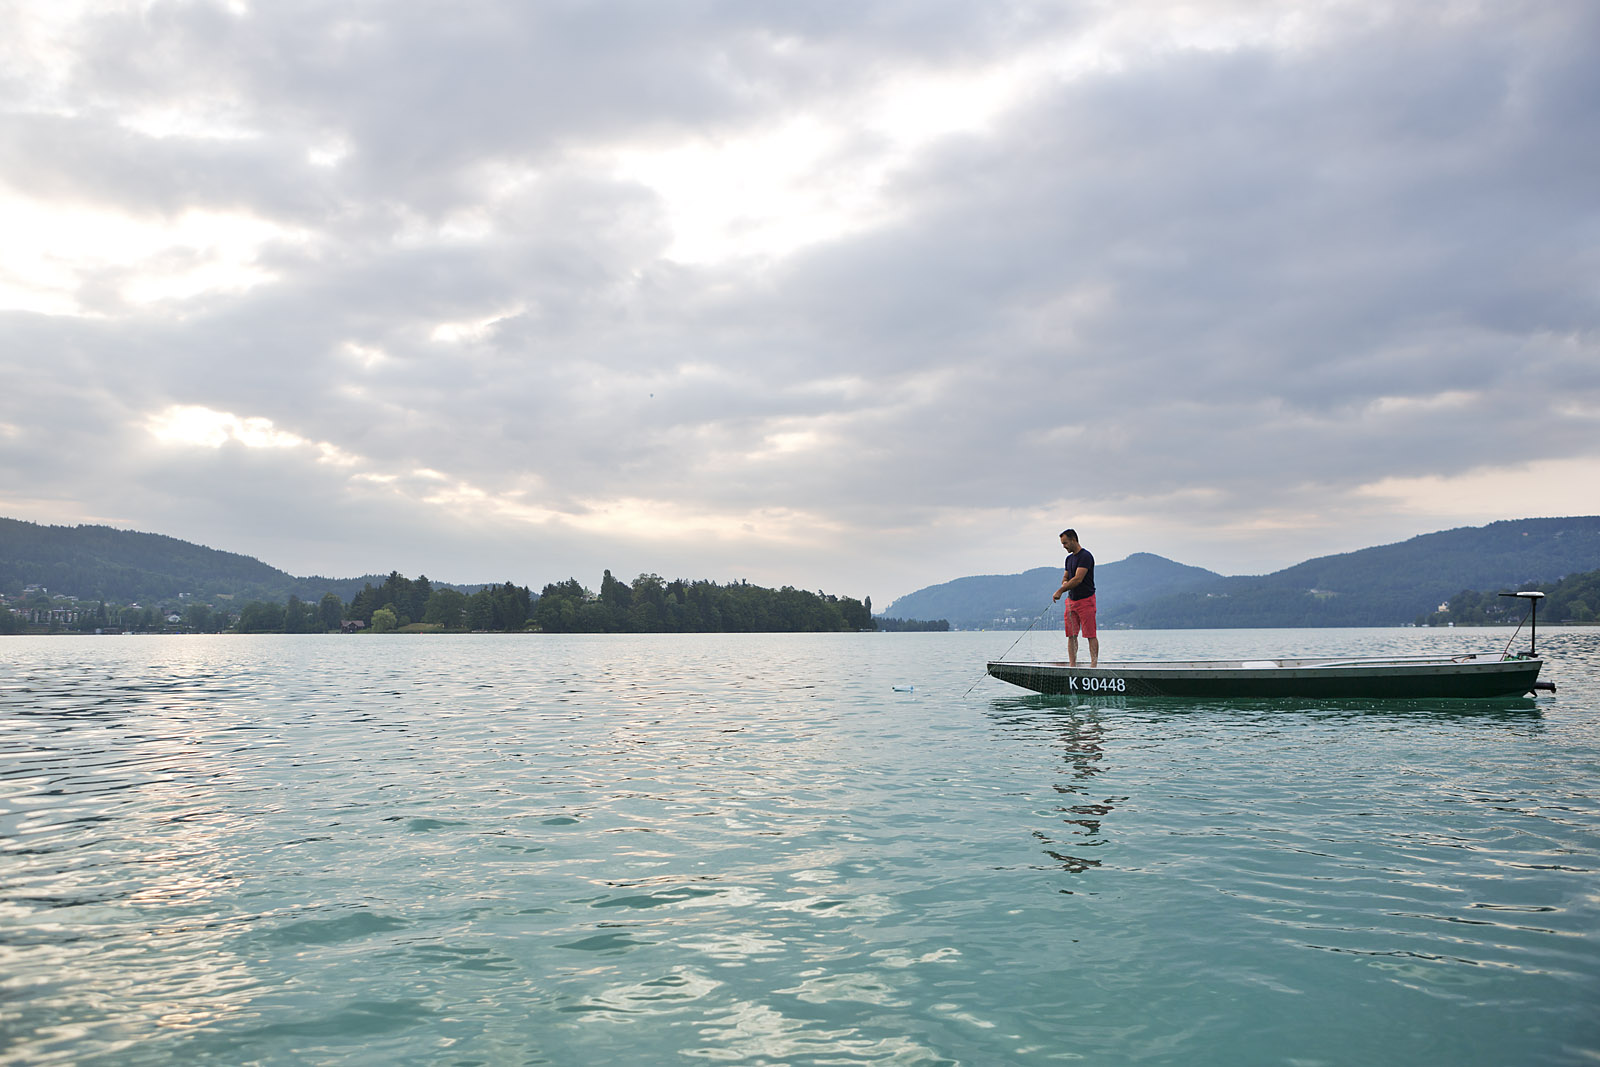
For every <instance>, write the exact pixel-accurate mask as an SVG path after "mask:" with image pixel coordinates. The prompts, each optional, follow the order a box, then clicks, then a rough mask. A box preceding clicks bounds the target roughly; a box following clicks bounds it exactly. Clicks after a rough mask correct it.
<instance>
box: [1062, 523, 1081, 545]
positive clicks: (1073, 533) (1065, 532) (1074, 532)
mask: <svg viewBox="0 0 1600 1067" xmlns="http://www.w3.org/2000/svg"><path fill="white" fill-rule="evenodd" d="M1061 536H1062V537H1070V538H1072V539H1073V540H1074V541H1076V540H1077V539H1078V531H1077V530H1074V529H1073V528H1072V527H1070V526H1068V527H1067V528H1066V529H1065V530H1062V531H1061Z"/></svg>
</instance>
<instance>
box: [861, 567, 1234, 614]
mask: <svg viewBox="0 0 1600 1067" xmlns="http://www.w3.org/2000/svg"><path fill="white" fill-rule="evenodd" d="M1221 578H1222V576H1221V575H1220V574H1217V573H1216V572H1214V571H1208V570H1205V569H1203V568H1200V567H1190V566H1187V565H1185V564H1182V563H1174V562H1173V561H1172V560H1170V559H1166V558H1164V557H1162V556H1157V555H1154V554H1153V553H1150V552H1135V553H1134V554H1133V555H1131V556H1129V557H1128V558H1127V559H1123V560H1118V561H1117V562H1115V563H1096V564H1095V588H1096V595H1095V597H1096V602H1097V603H1098V604H1099V606H1100V612H1101V617H1102V618H1104V617H1106V615H1107V614H1108V613H1111V612H1116V611H1120V610H1126V609H1129V608H1132V607H1134V606H1136V605H1137V604H1139V603H1141V602H1143V601H1145V600H1148V599H1149V598H1151V597H1153V596H1158V595H1161V594H1165V593H1171V592H1173V591H1175V590H1182V589H1193V588H1198V587H1199V586H1202V585H1206V584H1209V583H1211V582H1215V581H1219V580H1221ZM1060 584H1061V567H1060V566H1054V567H1035V568H1034V569H1033V570H1031V571H1023V572H1022V573H1021V574H985V575H978V576H974V577H970V578H957V579H956V580H955V581H951V582H945V583H943V584H941V585H933V586H929V587H928V588H926V589H919V590H917V591H916V592H915V593H908V594H906V595H905V596H903V597H900V598H899V599H898V600H896V601H895V602H894V603H892V604H890V605H889V606H888V608H886V609H885V611H884V614H886V615H900V616H905V617H907V618H917V619H948V620H950V623H951V625H953V626H956V627H958V628H960V629H963V630H1006V629H1013V628H1020V627H1026V626H1027V625H1028V624H1029V623H1030V622H1034V621H1035V620H1037V619H1038V618H1039V616H1040V614H1041V613H1043V612H1045V611H1047V610H1049V609H1050V607H1051V600H1050V597H1051V595H1052V594H1053V593H1054V592H1055V591H1056V588H1057V587H1058V586H1059V585H1060ZM1056 610H1057V611H1058V612H1059V610H1060V609H1059V607H1058V608H1057V609H1056Z"/></svg>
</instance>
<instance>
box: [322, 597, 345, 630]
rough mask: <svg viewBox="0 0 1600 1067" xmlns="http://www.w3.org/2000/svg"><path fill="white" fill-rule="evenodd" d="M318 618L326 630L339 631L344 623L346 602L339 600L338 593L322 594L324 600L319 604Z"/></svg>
mask: <svg viewBox="0 0 1600 1067" xmlns="http://www.w3.org/2000/svg"><path fill="white" fill-rule="evenodd" d="M317 618H318V619H319V621H321V623H322V628H323V629H324V630H337V629H339V626H340V624H341V623H343V622H344V601H342V600H340V599H339V594H338V593H333V592H329V593H323V594H322V599H321V600H319V601H318V602H317Z"/></svg>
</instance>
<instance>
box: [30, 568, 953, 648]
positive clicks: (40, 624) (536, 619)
mask: <svg viewBox="0 0 1600 1067" xmlns="http://www.w3.org/2000/svg"><path fill="white" fill-rule="evenodd" d="M0 600H3V601H4V604H3V607H0V633H12V634H18V633H106V632H113V633H126V632H132V633H222V632H230V633H335V632H365V633H468V632H489V633H521V632H542V633H744V632H748V633H760V632H776V633H800V632H850V631H858V630H877V629H884V630H947V629H949V624H948V623H947V622H945V621H944V620H936V621H930V622H923V621H919V620H904V619H876V620H875V619H874V618H873V617H872V598H871V597H867V598H866V599H865V600H856V599H855V598H853V597H847V596H846V597H841V596H833V595H830V594H827V593H822V592H816V593H813V592H809V591H807V590H803V589H795V588H793V587H791V586H784V587H782V588H781V589H769V588H765V587H763V586H757V585H751V584H749V583H748V582H744V581H739V582H733V583H729V584H727V585H719V584H717V583H716V582H712V581H706V580H695V581H689V580H684V579H676V580H673V581H667V580H665V579H663V578H662V577H661V576H660V575H657V574H641V575H639V576H638V577H637V578H635V579H634V580H633V581H632V582H623V581H620V580H619V579H617V578H615V577H613V576H612V574H611V572H610V571H609V570H608V571H606V572H605V575H604V576H603V577H602V578H601V581H600V588H599V591H598V592H591V591H590V590H589V589H587V588H586V587H584V586H583V585H582V584H581V583H580V582H579V581H578V580H577V579H576V578H568V579H567V580H565V581H562V582H554V583H551V584H549V585H546V586H545V587H544V589H543V590H542V591H541V592H540V593H539V594H538V595H537V596H536V595H534V593H533V592H532V590H531V589H529V588H528V587H527V586H519V585H516V584H515V583H512V582H505V583H502V584H500V585H485V586H483V587H482V588H480V589H478V590H477V591H476V592H472V593H467V592H463V591H462V590H460V589H457V588H452V587H449V586H435V585H434V583H433V582H432V581H430V580H429V579H428V577H427V576H426V575H423V576H421V577H418V578H415V579H413V578H407V577H405V576H404V575H402V574H400V573H399V572H398V571H394V572H391V573H390V574H389V576H388V578H386V579H384V581H383V582H382V583H380V584H377V585H374V584H373V583H371V582H367V583H366V584H365V586H364V587H363V588H362V589H361V591H360V592H359V593H357V594H356V595H355V596H354V597H353V598H352V599H351V600H350V601H349V602H346V601H345V600H344V599H343V598H341V597H340V596H339V595H338V594H337V593H334V592H331V591H330V592H327V593H324V594H323V595H322V597H321V598H320V599H317V600H302V599H301V598H300V597H299V596H296V595H291V596H289V597H288V598H287V600H285V601H283V602H277V601H270V600H249V601H245V602H242V603H240V602H238V601H237V600H236V598H234V597H228V596H225V595H218V596H214V597H211V598H208V599H205V600H201V599H200V598H198V597H194V596H191V595H184V594H180V595H179V596H178V597H176V598H172V599H171V600H170V601H168V602H164V603H162V604H158V605H144V604H139V603H131V604H110V603H107V602H106V601H104V600H97V601H95V602H93V603H90V602H88V601H84V600H80V599H78V598H76V597H65V596H59V595H52V594H51V593H50V592H49V590H47V589H43V588H40V587H37V586H35V587H30V588H27V589H23V590H20V591H19V592H17V593H16V594H14V595H11V596H6V597H0Z"/></svg>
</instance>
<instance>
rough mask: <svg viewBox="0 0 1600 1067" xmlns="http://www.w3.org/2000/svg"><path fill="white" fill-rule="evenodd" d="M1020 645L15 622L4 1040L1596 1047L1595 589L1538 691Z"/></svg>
mask: <svg viewBox="0 0 1600 1067" xmlns="http://www.w3.org/2000/svg"><path fill="white" fill-rule="evenodd" d="M1510 637H1511V634H1510V632H1509V631H1498V630H1455V631H1446V630H1410V629H1405V630H1400V629H1396V630H1311V631H1259V630H1258V631H1164V632H1121V633H1117V632H1108V633H1106V634H1105V635H1104V637H1103V640H1104V644H1105V645H1106V651H1107V658H1124V657H1130V658H1173V657H1183V656H1192V655H1196V654H1200V655H1218V656H1221V655H1230V654H1232V655H1249V656H1260V655H1271V654H1279V655H1283V654H1290V653H1294V652H1299V651H1305V652H1309V653H1312V654H1324V653H1334V654H1369V653H1370V654H1379V653H1391V652H1421V651H1429V650H1432V649H1436V648H1447V649H1451V650H1454V651H1476V650H1486V649H1498V648H1500V647H1502V646H1503V645H1504V644H1505V643H1506V641H1507V640H1508V639H1509V638H1510ZM1518 642H1519V644H1525V642H1526V636H1525V635H1524V636H1523V637H1521V638H1518ZM1013 644H1015V645H1016V647H1015V649H1014V651H1013V652H1012V657H1013V658H1021V657H1024V656H1041V657H1044V656H1047V657H1050V658H1059V657H1060V656H1061V655H1062V654H1063V653H1062V645H1063V640H1062V638H1061V637H1060V636H1059V634H1057V633H1054V632H1051V633H1048V634H1040V633H1032V634H1028V635H1025V636H1024V637H1023V638H1022V639H1021V640H1020V641H1019V639H1018V637H1017V635H1016V634H1008V633H956V634H828V635H734V636H730V635H678V636H666V635H662V636H640V637H633V636H611V637H554V636H550V637H542V636H487V635H485V636H470V637H389V638H377V637H339V636H327V637H268V636H256V637H237V636H219V637H183V638H166V637H104V638H65V637H63V638H7V639H4V640H3V641H0V657H3V658H0V1063H4V1064H50V1063H61V1064H67V1063H71V1064H119V1065H120V1064H169V1063H172V1064H177V1063H181V1064H213V1063H214V1064H228V1065H245V1064H391V1063H393V1064H447V1065H469V1064H563V1065H564V1064H583V1065H591V1064H613V1063H615V1064H636V1063H637V1064H658V1063H659V1064H692V1063H708V1064H967V1065H992V1064H1006V1063H1015V1064H1034V1063H1039V1064H1044V1063H1057V1062H1065V1063H1080V1064H1129V1063H1140V1064H1185V1065H1193V1064H1229V1065H1234V1064H1293V1065H1297V1067H1309V1065H1334V1064H1350V1065H1357V1064H1359V1065H1363V1067H1367V1065H1372V1064H1407V1065H1410V1064H1453V1065H1454V1064H1485V1065H1490V1064H1492V1065H1501V1064H1505V1065H1529V1064H1594V1063H1595V1062H1597V1060H1600V629H1577V628H1574V629H1567V630H1563V629H1559V628H1548V629H1547V628H1541V630H1540V632H1539V644H1540V649H1541V651H1542V652H1544V653H1545V654H1546V657H1547V661H1548V662H1547V667H1546V674H1545V677H1546V678H1548V679H1551V680H1553V681H1555V682H1556V683H1557V684H1558V686H1559V687H1560V688H1559V691H1558V692H1557V694H1556V695H1554V696H1553V697H1541V698H1540V699H1538V700H1537V701H1535V700H1532V699H1529V700H1522V701H1512V702H1501V703H1498V704H1472V703H1463V702H1439V703H1435V704H1427V703H1407V704H1403V705H1384V704H1382V703H1370V704H1354V703H1341V704H1334V705H1329V704H1321V705H1319V704H1315V703H1302V704H1294V703H1286V702H1276V703H1274V702H1258V703H1253V704H1249V705H1244V704H1234V705H1230V704H1227V703H1215V702H1213V703H1188V704H1176V703H1164V704H1149V703H1147V704H1140V703H1139V702H1137V701H1136V700H1132V699H1129V700H1126V701H1123V702H1117V701H1113V700H1109V699H1108V700H1102V701H1099V702H1085V701H1084V700H1083V699H1082V698H1076V699H1074V698H1055V699H1046V698H1041V697H1037V696H1033V695H1031V694H1027V693H1025V692H1023V691H1022V690H1018V689H1014V688H1011V687H1009V686H1005V685H1003V684H1001V683H999V682H995V681H992V680H989V679H987V678H984V677H983V673H982V672H983V662H984V660H985V659H988V658H998V657H999V656H1000V655H1001V654H1003V653H1005V652H1006V651H1007V650H1008V647H1009V646H1012V645H1013ZM905 686H910V687H912V688H911V690H910V691H909V692H908V691H897V689H896V687H905Z"/></svg>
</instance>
